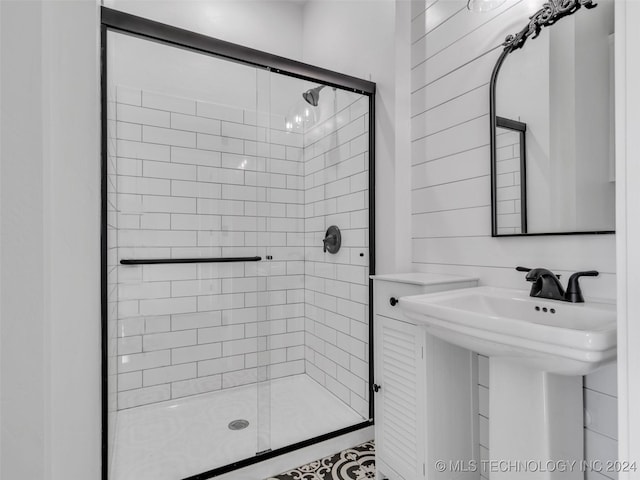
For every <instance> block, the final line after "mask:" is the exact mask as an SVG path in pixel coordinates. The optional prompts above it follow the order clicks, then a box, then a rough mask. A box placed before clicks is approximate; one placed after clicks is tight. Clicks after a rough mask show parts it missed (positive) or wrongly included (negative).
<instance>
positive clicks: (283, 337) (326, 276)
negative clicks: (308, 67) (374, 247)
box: [267, 74, 369, 449]
mask: <svg viewBox="0 0 640 480" xmlns="http://www.w3.org/2000/svg"><path fill="white" fill-rule="evenodd" d="M368 110H369V103H368V97H366V96H364V95H360V94H357V93H354V92H350V91H345V90H340V89H335V88H332V87H330V86H326V85H322V84H318V83H314V82H310V81H307V80H302V79H298V78H293V77H287V76H282V75H277V74H272V78H271V114H272V115H271V118H272V126H271V130H270V132H271V143H272V147H273V149H272V155H271V157H270V159H269V163H268V168H269V172H270V173H271V186H270V188H269V189H268V200H269V201H270V202H271V205H272V206H273V211H272V215H271V217H270V221H269V224H268V227H269V230H270V232H271V239H272V247H271V251H272V254H273V261H272V265H273V268H274V270H273V271H272V274H271V275H270V276H269V278H268V280H267V290H268V291H269V292H270V293H271V294H275V293H281V296H280V299H281V300H280V301H281V303H279V304H276V305H274V306H273V307H272V309H271V310H270V311H271V312H272V316H271V318H270V324H271V335H270V337H269V339H268V340H269V341H268V344H267V345H268V349H269V352H270V355H271V358H270V366H269V378H270V379H271V396H272V401H271V407H272V408H271V441H272V448H274V449H275V448H280V447H283V446H286V445H292V444H295V443H298V442H301V441H304V440H307V439H309V438H314V437H317V436H320V435H324V434H327V433H331V432H335V431H337V430H340V429H343V428H346V427H350V426H353V425H356V424H359V423H362V422H364V421H366V420H367V419H368V418H369V385H368V383H369V367H368V352H369V348H368V342H369V314H368V308H369V305H368V303H369V287H368V285H369V279H368V274H369V265H368V259H369V245H368V238H369V234H368V232H369V225H368V218H369V216H368V215H369V211H368V204H369V201H368V185H369V184H368V165H369V161H368V160H369V158H368V147H369V135H368V126H369V111H368ZM332 225H335V226H337V227H338V228H339V229H340V231H341V235H342V245H341V248H340V250H338V252H336V253H335V254H332V253H330V252H328V251H326V252H325V251H324V249H323V246H324V243H323V239H324V238H325V236H326V231H327V229H328V228H329V227H330V226H332ZM276 267H277V270H276ZM271 301H272V302H273V301H275V302H277V301H278V300H277V296H272V298H271Z"/></svg>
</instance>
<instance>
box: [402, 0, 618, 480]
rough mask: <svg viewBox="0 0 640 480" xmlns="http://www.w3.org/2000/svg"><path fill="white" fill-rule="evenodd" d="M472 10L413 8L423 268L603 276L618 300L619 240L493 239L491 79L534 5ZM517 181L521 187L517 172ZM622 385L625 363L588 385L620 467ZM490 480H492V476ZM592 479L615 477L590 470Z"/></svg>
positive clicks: (518, 0) (417, 226) (602, 290)
mask: <svg viewBox="0 0 640 480" xmlns="http://www.w3.org/2000/svg"><path fill="white" fill-rule="evenodd" d="M466 3H467V2H466V0H421V1H419V2H412V12H413V13H412V21H411V38H412V45H411V67H412V68H411V92H412V94H411V109H412V111H411V117H412V128H411V130H412V131H411V138H412V155H411V163H412V171H411V173H412V175H411V177H412V207H411V208H412V219H413V225H412V237H413V241H412V244H413V249H412V257H413V265H414V269H415V270H416V271H422V272H432V273H445V274H447V273H448V274H458V275H474V276H478V277H479V278H481V280H482V282H483V283H485V284H487V285H493V286H501V287H507V288H522V289H525V288H527V286H526V284H525V283H526V282H524V279H523V277H522V275H521V274H520V273H518V272H516V271H515V270H514V267H515V266H516V265H529V264H534V265H536V266H544V267H548V268H551V269H552V270H553V271H554V272H556V273H562V274H563V275H564V276H566V275H568V274H571V273H572V272H574V271H578V270H583V269H593V268H595V269H597V270H599V271H600V276H599V278H598V279H597V282H591V283H588V282H584V284H583V291H584V293H585V296H588V297H596V298H610V299H614V298H615V283H616V280H615V238H614V236H613V235H611V236H606V235H597V236H562V238H560V237H554V238H550V237H544V236H543V237H537V238H525V237H523V238H517V239H494V238H491V190H490V161H489V159H490V151H489V79H490V77H491V72H492V69H493V67H494V65H495V63H496V60H497V59H498V57H499V55H500V53H501V49H500V48H494V47H496V46H498V45H500V44H501V43H502V42H503V41H504V38H505V37H506V35H507V34H510V33H514V28H515V30H518V29H519V28H521V27H522V26H524V25H525V24H526V22H527V19H528V17H529V15H531V14H532V13H533V11H532V10H531V9H532V8H533V7H532V6H531V5H530V2H526V1H524V0H509V1H507V2H505V3H504V4H503V5H502V6H500V7H499V8H497V9H495V10H492V11H491V12H486V13H483V14H473V13H471V12H469V11H468V10H467V8H466ZM534 10H535V8H534ZM505 161H506V157H505ZM505 167H506V165H505ZM505 173H507V172H506V170H505ZM509 175H511V180H512V182H513V184H514V185H515V184H516V181H517V180H516V179H515V178H514V177H513V173H509ZM507 177H508V176H507ZM507 177H505V186H506V183H508V178H507ZM515 208H516V206H515V205H513V209H514V211H515ZM504 213H506V211H505V212H504ZM479 369H480V372H479V382H478V383H479V385H478V388H479V399H480V415H479V432H480V455H481V458H482V459H486V458H488V456H489V448H490V445H489V443H490V439H489V436H488V431H489V430H488V421H489V419H488V414H489V413H488V408H487V405H488V399H489V397H490V385H489V378H488V362H487V359H486V357H480V358H479ZM615 380H616V369H615V365H612V366H609V367H606V368H603V369H602V370H600V371H598V372H596V373H594V374H591V375H588V376H586V377H585V378H584V385H585V388H584V396H585V405H584V407H585V410H586V411H587V413H588V415H585V417H586V420H585V451H586V459H587V460H589V461H592V462H593V461H595V460H599V461H602V462H606V461H607V460H615V455H616V453H615V452H616V448H617V440H616V439H617V426H616V422H617V420H616V417H617V415H616V414H615V412H616V409H615V405H616V386H615V384H616V381H615ZM576 408H582V406H580V405H577V406H576ZM483 477H484V478H488V475H487V474H486V472H483ZM611 477H612V478H616V477H615V475H614V474H611ZM587 478H589V479H593V480H595V479H604V478H607V477H606V476H604V475H603V474H601V473H598V472H589V474H588V475H587Z"/></svg>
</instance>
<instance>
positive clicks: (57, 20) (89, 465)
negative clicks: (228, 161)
mask: <svg viewBox="0 0 640 480" xmlns="http://www.w3.org/2000/svg"><path fill="white" fill-rule="evenodd" d="M0 10H1V11H2V13H1V16H2V27H1V28H0V32H1V35H2V41H1V44H2V52H1V55H0V58H1V60H0V62H1V72H2V77H1V78H2V91H1V100H0V101H1V102H2V108H1V111H2V130H1V137H0V138H1V144H2V151H1V162H2V163H1V170H0V172H1V176H2V201H1V203H2V211H1V223H2V252H1V259H2V269H1V272H2V289H1V291H0V303H1V305H2V320H3V322H2V325H1V327H0V328H1V330H0V343H1V344H2V345H1V350H2V359H1V362H0V363H1V367H0V384H1V388H2V392H3V398H2V404H1V406H0V414H1V416H2V432H1V437H2V441H1V447H2V450H1V451H0V463H1V471H0V477H2V478H7V479H9V478H41V479H46V480H49V479H56V480H57V479H64V478H86V479H97V478H99V471H100V322H99V318H100V249H99V245H100V243H99V241H100V223H99V222H100V169H99V167H100V162H99V158H100V157H99V152H100V150H99V109H98V103H99V75H98V16H97V9H96V4H95V3H94V2H93V1H82V2H80V1H69V2H62V1H60V2H56V3H55V4H54V3H46V2H44V3H41V2H11V1H6V2H5V1H3V2H1V3H0Z"/></svg>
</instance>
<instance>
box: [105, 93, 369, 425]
mask: <svg viewBox="0 0 640 480" xmlns="http://www.w3.org/2000/svg"><path fill="white" fill-rule="evenodd" d="M114 90H115V91H116V94H115V98H114V99H112V100H113V105H112V107H113V108H111V109H110V111H111V112H113V114H112V117H110V129H109V133H110V135H112V136H114V137H115V138H113V139H112V140H111V143H110V148H109V162H108V183H109V239H108V245H109V259H108V265H109V271H110V275H109V294H110V297H109V299H110V303H109V305H110V308H111V311H110V316H109V319H110V325H111V326H112V328H111V330H110V332H111V333H112V338H111V341H110V372H117V376H114V377H113V378H110V381H111V383H110V385H111V386H113V389H114V396H115V395H117V398H112V400H113V401H112V402H111V404H112V405H115V404H116V402H117V408H118V409H124V408H131V407H136V406H141V405H146V404H151V403H155V402H160V401H164V400H169V399H175V398H181V397H185V396H189V395H195V394H200V393H206V392H210V391H214V390H220V389H224V388H232V387H235V386H239V385H244V384H248V383H252V382H256V380H257V379H258V378H259V377H260V378H264V376H263V373H261V372H266V375H267V378H278V377H283V376H288V375H296V374H300V373H305V372H306V373H307V374H308V375H310V376H311V377H312V378H314V379H315V380H316V381H318V382H319V383H321V384H322V385H323V386H324V387H326V388H327V389H328V390H330V391H331V392H332V393H333V394H335V395H336V396H338V397H339V398H341V399H342V400H343V401H344V402H345V403H347V404H348V405H350V406H351V407H352V408H353V409H354V410H356V411H357V412H358V413H360V414H361V415H362V417H363V418H368V337H369V330H368V301H369V299H368V258H369V253H368V113H367V112H368V103H367V99H366V98H360V97H359V96H358V95H356V94H350V93H346V92H337V93H336V95H337V98H336V103H335V104H334V105H337V112H336V113H335V114H334V115H331V116H330V117H329V118H328V119H326V120H325V121H323V122H322V123H320V124H318V125H317V126H316V127H315V128H314V129H313V130H311V131H309V132H307V133H306V134H304V135H303V134H301V133H296V132H287V131H284V129H285V122H284V118H281V117H278V116H275V115H260V114H256V112H253V111H247V110H241V109H236V108H233V107H229V106H224V105H214V104H210V103H205V102H200V101H197V100H189V99H184V98H177V97H170V96H167V95H161V94H157V93H153V92H147V91H140V90H136V89H132V88H128V87H122V86H120V87H117V88H114ZM332 224H336V225H338V226H339V227H340V229H341V230H342V249H341V250H340V252H339V253H338V254H337V255H330V254H328V253H327V254H325V253H323V251H322V238H324V232H325V230H326V228H327V227H328V226H329V225H332ZM255 255H259V256H262V257H263V258H264V257H265V255H272V256H273V260H271V261H269V262H244V263H218V264H215V263H198V264H170V265H120V264H119V261H120V259H126V258H160V257H165V258H180V257H220V256H255ZM261 367H262V370H261ZM116 380H117V382H116Z"/></svg>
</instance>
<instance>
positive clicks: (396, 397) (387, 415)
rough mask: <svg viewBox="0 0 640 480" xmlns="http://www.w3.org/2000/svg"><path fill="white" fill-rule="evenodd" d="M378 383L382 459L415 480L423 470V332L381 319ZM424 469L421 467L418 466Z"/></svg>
mask: <svg viewBox="0 0 640 480" xmlns="http://www.w3.org/2000/svg"><path fill="white" fill-rule="evenodd" d="M378 319H379V322H380V325H378V327H379V330H378V337H377V340H376V341H377V346H378V349H377V374H376V376H377V381H378V382H379V383H380V384H381V386H382V390H381V391H380V394H379V396H378V397H377V398H378V399H379V403H378V406H377V408H376V422H377V425H378V427H379V428H380V429H381V431H382V434H381V435H380V438H381V442H380V443H379V444H378V445H377V448H378V449H379V451H380V456H381V458H383V459H384V461H385V462H386V463H387V464H388V465H389V466H390V467H391V468H393V469H394V470H395V471H396V472H397V473H398V474H400V475H402V477H403V478H404V480H414V479H416V478H418V477H417V472H418V471H421V470H422V457H421V452H420V450H421V449H423V448H424V446H423V445H422V442H421V441H420V439H419V434H418V433H419V432H418V430H417V428H418V427H417V426H418V425H419V419H418V416H419V415H418V409H419V408H423V402H424V400H423V399H421V395H420V394H419V391H418V383H419V382H417V378H418V370H419V367H418V363H417V359H418V352H419V351H420V350H421V348H422V346H421V344H419V339H420V335H419V331H418V328H417V327H416V326H415V325H410V324H407V323H404V322H401V321H398V320H394V319H390V318H382V317H378ZM419 462H420V467H419V468H418V463H419Z"/></svg>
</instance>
